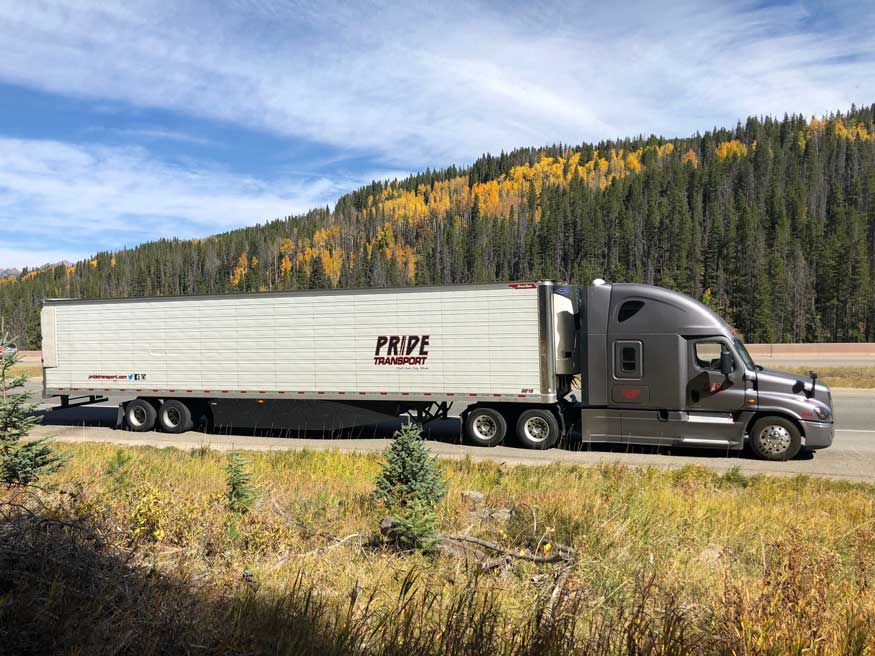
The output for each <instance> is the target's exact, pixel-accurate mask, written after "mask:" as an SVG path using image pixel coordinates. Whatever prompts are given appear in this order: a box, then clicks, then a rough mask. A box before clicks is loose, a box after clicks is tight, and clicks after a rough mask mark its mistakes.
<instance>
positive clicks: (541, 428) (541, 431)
mask: <svg viewBox="0 0 875 656" xmlns="http://www.w3.org/2000/svg"><path fill="white" fill-rule="evenodd" d="M524 428H525V431H526V437H527V438H529V439H530V440H532V441H533V442H543V441H544V440H546V439H547V436H548V435H550V425H549V424H548V423H547V420H546V419H543V418H542V417H532V418H531V419H529V420H528V421H527V422H526V424H525V427H524Z"/></svg>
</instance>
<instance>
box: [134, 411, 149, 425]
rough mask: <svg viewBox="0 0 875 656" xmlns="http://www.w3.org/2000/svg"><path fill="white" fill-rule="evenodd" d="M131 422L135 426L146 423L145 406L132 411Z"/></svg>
mask: <svg viewBox="0 0 875 656" xmlns="http://www.w3.org/2000/svg"><path fill="white" fill-rule="evenodd" d="M131 423H132V424H134V425H135V426H142V425H143V424H145V423H146V411H145V410H144V409H143V408H140V407H135V408H133V410H132V411H131Z"/></svg>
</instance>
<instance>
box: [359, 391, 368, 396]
mask: <svg viewBox="0 0 875 656" xmlns="http://www.w3.org/2000/svg"><path fill="white" fill-rule="evenodd" d="M359 394H361V395H362V396H365V395H366V394H367V392H359Z"/></svg>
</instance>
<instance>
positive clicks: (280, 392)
mask: <svg viewBox="0 0 875 656" xmlns="http://www.w3.org/2000/svg"><path fill="white" fill-rule="evenodd" d="M277 394H285V392H283V391H282V390H280V391H279V392H277Z"/></svg>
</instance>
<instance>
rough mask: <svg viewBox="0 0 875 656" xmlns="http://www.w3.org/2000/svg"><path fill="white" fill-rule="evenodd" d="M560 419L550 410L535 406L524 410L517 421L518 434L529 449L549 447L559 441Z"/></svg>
mask: <svg viewBox="0 0 875 656" xmlns="http://www.w3.org/2000/svg"><path fill="white" fill-rule="evenodd" d="M559 430H560V429H559V420H557V419H556V415H554V414H553V413H552V412H550V411H549V410H545V409H544V408H534V409H532V410H526V411H525V412H523V413H522V414H521V415H520V417H519V419H517V422H516V436H517V439H518V440H519V442H520V444H522V445H523V446H524V447H526V448H529V449H549V448H550V447H551V446H553V445H554V444H556V442H557V441H559Z"/></svg>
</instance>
